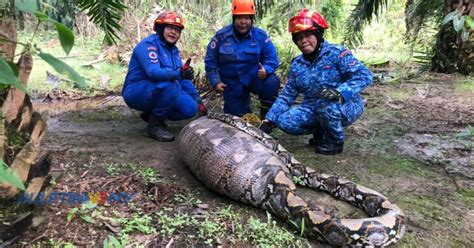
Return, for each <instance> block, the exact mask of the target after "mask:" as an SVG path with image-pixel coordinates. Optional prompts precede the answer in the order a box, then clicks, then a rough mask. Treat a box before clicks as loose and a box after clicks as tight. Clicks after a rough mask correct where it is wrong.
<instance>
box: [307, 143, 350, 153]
mask: <svg viewBox="0 0 474 248" xmlns="http://www.w3.org/2000/svg"><path fill="white" fill-rule="evenodd" d="M343 147H344V142H342V143H337V144H329V143H324V144H319V145H316V148H315V149H314V152H315V153H319V154H323V155H335V154H339V153H341V152H342V148H343Z"/></svg>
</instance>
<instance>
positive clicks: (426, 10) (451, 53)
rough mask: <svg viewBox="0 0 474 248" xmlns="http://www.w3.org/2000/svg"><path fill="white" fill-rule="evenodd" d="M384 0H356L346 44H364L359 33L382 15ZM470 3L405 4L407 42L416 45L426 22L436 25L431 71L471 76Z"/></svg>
mask: <svg viewBox="0 0 474 248" xmlns="http://www.w3.org/2000/svg"><path fill="white" fill-rule="evenodd" d="M388 4H389V1H387V0H359V1H358V3H357V4H356V7H355V8H354V10H353V12H352V13H351V16H350V17H349V20H348V23H350V24H351V25H348V27H351V29H350V30H347V33H346V36H345V39H344V40H345V42H346V43H347V44H349V45H350V46H352V47H353V46H355V45H357V44H360V43H362V42H363V39H362V29H363V27H364V25H365V24H368V23H370V22H371V20H372V17H373V16H374V15H375V16H377V15H378V14H380V13H381V11H383V10H384V9H385V8H386V7H387V5H388ZM473 5H474V4H473V3H472V0H444V1H443V0H407V1H406V11H405V21H406V26H407V38H408V39H407V40H408V41H409V42H412V43H414V42H416V40H417V37H418V35H419V32H420V30H422V27H424V26H425V25H427V23H428V22H430V21H434V22H436V23H437V24H438V33H437V35H436V45H435V47H433V49H432V50H433V51H432V52H431V55H430V56H431V58H430V61H431V69H432V70H433V71H437V72H442V73H453V72H459V73H462V74H466V75H468V74H470V73H473V71H474V70H473V67H474V57H473V56H472V54H473V51H474V45H473V41H472V33H473V29H474V27H473V26H472V25H473V24H472V23H473V19H474V10H473Z"/></svg>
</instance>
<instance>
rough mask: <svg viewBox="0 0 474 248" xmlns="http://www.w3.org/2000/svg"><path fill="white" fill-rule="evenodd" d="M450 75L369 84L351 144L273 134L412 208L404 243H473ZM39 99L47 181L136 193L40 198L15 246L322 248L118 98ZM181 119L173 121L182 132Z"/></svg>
mask: <svg viewBox="0 0 474 248" xmlns="http://www.w3.org/2000/svg"><path fill="white" fill-rule="evenodd" d="M455 80H456V78H455V77H454V76H446V75H435V74H426V75H423V76H420V78H418V79H417V80H413V81H410V82H405V83H402V84H400V83H395V84H393V83H391V84H389V83H385V84H382V83H379V84H375V85H373V86H371V87H369V88H368V89H367V90H366V92H365V95H364V96H365V97H366V99H367V111H366V113H365V114H364V116H363V117H362V118H361V119H360V120H359V121H358V122H356V124H354V125H353V126H351V127H349V128H348V129H347V140H346V144H345V147H344V152H343V153H342V154H340V155H337V156H322V155H316V154H315V153H314V152H313V148H312V147H309V146H307V145H306V144H307V140H308V139H309V138H310V137H309V136H302V137H294V136H289V135H286V134H283V133H282V132H281V131H276V132H275V133H274V135H275V137H277V138H278V139H279V140H280V142H281V143H282V144H283V146H285V147H286V148H287V149H288V150H289V151H291V152H292V153H293V154H294V155H295V157H296V158H297V159H299V160H300V161H301V162H303V163H304V164H305V165H307V166H311V167H313V168H315V169H317V170H319V171H321V172H325V173H330V174H337V175H339V176H341V177H344V178H347V179H349V180H353V181H355V182H357V183H359V184H362V185H364V186H366V187H369V188H372V189H374V190H377V191H379V192H381V193H382V194H384V195H386V196H388V197H389V198H390V199H391V200H393V202H395V203H396V204H397V205H398V206H399V207H400V208H401V209H402V210H403V211H404V213H405V214H406V217H407V230H406V234H405V236H404V237H403V238H402V240H401V241H400V242H399V243H397V245H398V246H400V247H470V246H471V245H472V243H473V242H474V173H473V170H474V164H473V161H474V157H473V152H472V151H473V139H474V130H473V127H474V92H472V91H465V92H463V91H458V90H455V88H456V84H455ZM35 105H36V107H37V109H39V110H41V111H47V112H49V114H50V119H49V131H48V133H47V135H46V136H45V137H44V139H43V146H44V150H45V152H50V153H51V154H52V155H53V157H54V159H53V164H52V168H51V175H52V179H51V181H50V186H49V188H48V189H46V190H49V191H56V192H98V191H107V192H119V191H128V192H135V193H136V195H135V198H134V199H133V200H132V202H131V204H128V205H127V206H125V205H119V204H108V203H105V204H101V205H99V206H89V207H83V208H81V205H79V204H76V205H74V204H73V205H67V204H47V205H38V207H37V213H36V215H37V216H39V218H36V219H35V227H33V228H30V229H29V230H28V231H27V232H26V233H25V234H23V235H22V236H21V237H20V239H19V240H17V241H16V243H15V244H16V245H18V246H22V245H31V244H38V245H39V244H48V245H53V246H54V245H58V246H62V245H71V244H72V245H79V246H82V245H84V246H86V245H88V246H97V245H102V244H103V242H104V240H106V239H107V241H111V240H112V239H113V238H111V237H110V236H114V237H115V238H116V239H117V240H118V242H120V241H123V244H124V243H125V242H126V243H127V244H133V243H134V244H142V245H145V246H166V245H169V246H171V247H181V246H194V245H198V246H201V245H203V246H207V245H212V246H219V245H224V246H236V245H240V246H241V245H244V246H246V245H274V246H275V245H280V246H288V245H291V244H293V245H294V246H313V247H323V246H324V244H322V243H318V242H316V241H313V240H308V239H306V238H305V237H299V236H298V233H292V232H293V231H292V230H294V229H292V227H291V226H289V225H286V224H283V223H281V222H279V221H278V222H276V223H273V222H272V221H270V222H269V221H268V216H267V215H266V213H265V212H264V211H262V210H259V209H255V208H252V207H248V206H245V205H243V204H240V203H238V202H235V201H231V200H229V199H227V198H225V197H222V196H219V195H217V194H214V193H212V192H210V191H208V190H207V189H205V188H203V185H202V184H201V183H200V182H199V181H198V180H197V179H196V178H194V177H193V176H192V175H191V174H190V172H189V171H188V170H187V169H186V167H185V166H184V164H183V163H182V162H181V160H180V154H178V153H177V151H176V150H177V149H176V143H175V142H172V143H160V142H156V141H154V140H152V139H150V138H148V137H147V135H146V129H145V128H146V124H145V123H144V122H143V121H141V119H140V118H139V117H138V113H137V112H135V111H132V110H130V109H129V108H127V107H126V106H125V105H124V103H123V101H122V99H121V98H120V97H118V96H117V97H100V98H93V99H82V100H64V99H52V100H51V99H50V101H48V102H44V101H37V102H36V103H35ZM185 124H186V122H178V123H170V125H171V128H172V131H173V132H174V133H175V134H178V133H179V130H180V129H181V127H182V126H183V125H185ZM148 167H151V168H154V170H151V171H149V170H147V169H146V168H148ZM301 194H302V195H304V196H305V199H307V200H308V201H309V202H311V203H313V204H319V205H323V206H326V210H327V211H328V212H331V213H333V214H335V215H336V216H339V217H350V218H354V217H362V216H364V215H363V214H362V213H361V212H360V211H358V210H356V209H354V208H353V207H351V206H348V205H347V204H345V203H341V202H339V201H337V200H335V199H333V198H330V197H328V196H326V195H325V194H322V193H319V192H311V191H309V190H304V189H302V190H301ZM229 206H231V207H230V208H229ZM183 215H184V216H186V217H182V216H183ZM144 216H145V217H146V218H145V217H144ZM167 217H169V218H168V219H167ZM166 219H167V220H168V221H166ZM183 222H184V223H183ZM258 225H261V227H263V228H258ZM288 233H289V234H290V236H288V237H287V234H288ZM272 237H278V238H282V239H280V240H278V239H277V238H272ZM471 247H472V246H471Z"/></svg>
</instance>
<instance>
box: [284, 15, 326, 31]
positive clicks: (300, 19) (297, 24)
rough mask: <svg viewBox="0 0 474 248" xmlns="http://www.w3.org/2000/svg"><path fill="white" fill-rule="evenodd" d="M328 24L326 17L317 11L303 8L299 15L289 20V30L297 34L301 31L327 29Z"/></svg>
mask: <svg viewBox="0 0 474 248" xmlns="http://www.w3.org/2000/svg"><path fill="white" fill-rule="evenodd" d="M327 28H328V24H327V23H326V21H325V20H324V17H323V16H322V15H321V14H319V13H318V12H316V11H309V10H308V9H302V10H301V11H300V12H299V13H298V15H296V16H293V17H292V18H291V19H290V21H289V22H288V31H289V32H290V33H292V34H296V33H298V32H301V31H308V30H316V29H327Z"/></svg>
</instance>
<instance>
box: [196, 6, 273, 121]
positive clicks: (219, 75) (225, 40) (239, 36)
mask: <svg viewBox="0 0 474 248" xmlns="http://www.w3.org/2000/svg"><path fill="white" fill-rule="evenodd" d="M254 16H255V5H254V2H253V0H233V1H232V19H233V22H232V24H231V25H228V26H226V27H224V28H222V29H221V30H219V31H217V33H216V35H215V36H214V37H213V38H212V40H211V41H210V42H209V45H208V46H207V52H206V58H205V66H206V76H207V78H208V79H209V81H210V83H211V86H212V88H213V89H214V90H215V91H217V92H219V93H223V95H224V112H225V113H229V114H233V115H237V116H242V115H244V114H246V113H250V112H251V109H250V92H252V93H254V94H257V95H258V96H259V99H260V104H261V109H260V115H261V116H262V118H263V117H264V116H265V114H266V113H267V112H268V109H269V108H270V107H271V106H272V104H273V102H274V101H275V98H276V96H277V95H278V89H279V87H280V80H278V78H277V77H276V76H275V70H276V69H277V68H278V56H277V53H276V49H275V46H274V45H273V43H272V41H271V39H270V37H268V34H267V33H266V32H265V31H263V30H262V29H259V28H256V27H254V26H253V20H254Z"/></svg>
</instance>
